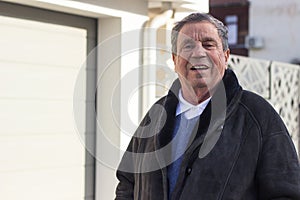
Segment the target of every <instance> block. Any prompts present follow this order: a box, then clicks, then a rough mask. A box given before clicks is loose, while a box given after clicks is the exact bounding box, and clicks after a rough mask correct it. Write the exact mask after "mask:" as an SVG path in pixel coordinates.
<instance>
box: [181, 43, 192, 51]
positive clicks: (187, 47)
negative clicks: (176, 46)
mask: <svg viewBox="0 0 300 200" xmlns="http://www.w3.org/2000/svg"><path fill="white" fill-rule="evenodd" d="M193 47H194V45H192V44H186V45H184V46H183V49H186V50H188V49H192V48H193Z"/></svg>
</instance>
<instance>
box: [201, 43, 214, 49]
mask: <svg viewBox="0 0 300 200" xmlns="http://www.w3.org/2000/svg"><path fill="white" fill-rule="evenodd" d="M203 47H204V48H214V47H215V45H214V44H211V43H207V44H203Z"/></svg>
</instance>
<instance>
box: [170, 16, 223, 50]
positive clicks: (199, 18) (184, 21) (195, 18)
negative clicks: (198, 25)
mask: <svg viewBox="0 0 300 200" xmlns="http://www.w3.org/2000/svg"><path fill="white" fill-rule="evenodd" d="M201 21H208V22H210V23H211V24H213V25H214V26H215V27H216V28H217V30H218V35H219V36H220V38H221V40H222V46H223V51H226V50H227V49H228V48H229V47H228V30H227V27H226V26H224V24H223V23H222V22H221V21H219V20H218V19H216V18H214V17H213V16H211V15H209V14H206V13H192V14H190V15H188V16H186V17H185V18H183V19H182V20H181V21H179V22H177V23H175V26H174V27H173V29H172V34H171V43H172V52H173V53H175V54H176V53H177V39H178V33H179V31H180V30H181V29H182V27H183V26H184V25H185V24H187V23H194V22H201Z"/></svg>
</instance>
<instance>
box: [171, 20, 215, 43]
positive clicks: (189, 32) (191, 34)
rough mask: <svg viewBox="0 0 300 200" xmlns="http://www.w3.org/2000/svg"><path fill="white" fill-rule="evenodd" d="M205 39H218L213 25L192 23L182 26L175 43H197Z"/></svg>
mask: <svg viewBox="0 0 300 200" xmlns="http://www.w3.org/2000/svg"><path fill="white" fill-rule="evenodd" d="M205 37H211V38H215V39H216V40H217V39H218V38H219V39H220V37H219V35H218V30H217V28H216V27H215V25H214V24H212V23H211V22H208V21H200V22H192V23H187V24H185V25H183V27H182V28H181V30H180V31H179V33H178V40H177V42H178V41H179V42H180V41H183V40H187V39H191V40H196V41H199V40H201V39H203V38H205Z"/></svg>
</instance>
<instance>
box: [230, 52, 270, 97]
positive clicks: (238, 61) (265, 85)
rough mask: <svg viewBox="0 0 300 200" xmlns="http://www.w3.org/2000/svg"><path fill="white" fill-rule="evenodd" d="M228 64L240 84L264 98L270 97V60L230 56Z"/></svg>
mask: <svg viewBox="0 0 300 200" xmlns="http://www.w3.org/2000/svg"><path fill="white" fill-rule="evenodd" d="M228 66H229V67H230V68H232V69H233V70H234V72H235V73H236V75H237V77H239V82H240V84H241V86H242V87H243V88H244V89H246V90H250V91H253V92H255V93H257V94H259V95H261V96H262V97H264V98H267V99H268V98H270V85H269V84H270V80H269V73H270V61H266V60H258V59H250V58H247V57H242V56H231V57H230V60H229V63H228Z"/></svg>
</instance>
